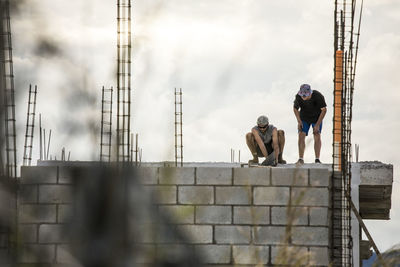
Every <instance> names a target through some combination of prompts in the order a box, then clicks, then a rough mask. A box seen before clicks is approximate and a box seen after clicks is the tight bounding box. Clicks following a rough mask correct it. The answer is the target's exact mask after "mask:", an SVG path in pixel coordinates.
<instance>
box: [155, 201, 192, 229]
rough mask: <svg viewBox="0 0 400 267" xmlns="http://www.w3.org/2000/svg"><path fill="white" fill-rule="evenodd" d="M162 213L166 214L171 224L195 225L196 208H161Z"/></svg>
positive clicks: (184, 206)
mask: <svg viewBox="0 0 400 267" xmlns="http://www.w3.org/2000/svg"><path fill="white" fill-rule="evenodd" d="M160 212H161V213H163V214H166V215H167V217H168V218H169V219H170V220H171V222H172V223H175V224H182V223H192V224H193V223H194V206H187V205H172V206H161V207H160Z"/></svg>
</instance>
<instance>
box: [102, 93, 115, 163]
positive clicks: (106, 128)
mask: <svg viewBox="0 0 400 267" xmlns="http://www.w3.org/2000/svg"><path fill="white" fill-rule="evenodd" d="M112 104H113V88H112V87H111V88H110V89H106V88H104V86H103V88H102V94H101V132H100V161H101V162H106V161H107V162H110V161H111V140H112Z"/></svg>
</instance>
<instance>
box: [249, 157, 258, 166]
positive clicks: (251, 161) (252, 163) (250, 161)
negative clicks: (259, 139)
mask: <svg viewBox="0 0 400 267" xmlns="http://www.w3.org/2000/svg"><path fill="white" fill-rule="evenodd" d="M257 164H258V158H253V159H251V160H249V165H257Z"/></svg>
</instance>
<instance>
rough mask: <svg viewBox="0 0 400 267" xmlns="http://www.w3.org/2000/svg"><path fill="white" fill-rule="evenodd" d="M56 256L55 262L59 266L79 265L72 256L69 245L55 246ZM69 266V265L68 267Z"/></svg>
mask: <svg viewBox="0 0 400 267" xmlns="http://www.w3.org/2000/svg"><path fill="white" fill-rule="evenodd" d="M56 250H57V254H56V255H57V256H56V260H57V262H58V263H61V264H68V265H67V266H80V265H81V263H80V262H79V261H78V260H77V259H76V258H75V257H74V256H73V255H72V253H71V248H70V247H69V245H66V244H62V245H56ZM69 264H71V265H69Z"/></svg>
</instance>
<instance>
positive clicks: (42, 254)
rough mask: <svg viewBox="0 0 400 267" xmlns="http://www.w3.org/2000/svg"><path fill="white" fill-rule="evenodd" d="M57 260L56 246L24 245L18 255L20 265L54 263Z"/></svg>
mask: <svg viewBox="0 0 400 267" xmlns="http://www.w3.org/2000/svg"><path fill="white" fill-rule="evenodd" d="M54 260H55V245H37V244H32V245H23V246H22V247H21V249H20V253H19V255H18V262H19V263H52V262H54Z"/></svg>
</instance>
